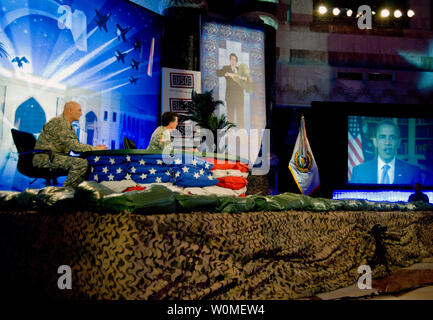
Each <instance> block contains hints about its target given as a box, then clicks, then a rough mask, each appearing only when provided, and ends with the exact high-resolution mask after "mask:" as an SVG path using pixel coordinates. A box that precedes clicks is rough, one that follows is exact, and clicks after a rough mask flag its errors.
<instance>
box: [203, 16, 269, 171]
mask: <svg viewBox="0 0 433 320" xmlns="http://www.w3.org/2000/svg"><path fill="white" fill-rule="evenodd" d="M264 47H265V34H264V31H263V30H261V29H258V28H252V27H246V26H238V25H230V24H224V23H219V22H215V21H206V22H205V23H203V31H202V39H201V59H200V62H201V67H200V70H201V72H202V84H203V86H202V87H203V91H210V90H212V92H213V94H214V97H215V99H217V100H221V101H223V103H224V105H223V106H221V107H220V110H219V115H221V114H225V115H226V117H227V120H228V121H230V122H232V123H234V124H235V125H236V129H244V130H248V132H249V133H251V131H250V129H257V132H262V131H261V130H263V129H264V128H265V127H266V94H265V89H266V87H265V48H264ZM245 132H246V131H245ZM247 135H249V134H247ZM260 143H261V136H259V139H258V144H253V143H250V144H249V147H250V148H251V150H247V148H245V149H242V148H240V149H237V148H236V144H229V145H228V152H229V153H230V154H232V155H238V156H240V157H242V158H244V159H248V160H249V161H250V162H252V163H254V162H255V159H256V157H257V155H258V153H259V150H260Z"/></svg>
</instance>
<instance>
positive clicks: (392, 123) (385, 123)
mask: <svg viewBox="0 0 433 320" xmlns="http://www.w3.org/2000/svg"><path fill="white" fill-rule="evenodd" d="M382 126H391V127H394V128H395V130H396V131H397V135H398V137H399V138H400V127H399V126H398V125H396V124H395V122H394V121H391V120H388V119H385V120H382V121H380V122H379V123H378V124H377V126H376V132H375V133H374V136H375V137H377V133H378V132H379V128H380V127H382Z"/></svg>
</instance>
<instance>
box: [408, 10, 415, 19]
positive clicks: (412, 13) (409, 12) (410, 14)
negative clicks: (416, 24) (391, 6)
mask: <svg viewBox="0 0 433 320" xmlns="http://www.w3.org/2000/svg"><path fill="white" fill-rule="evenodd" d="M414 15H415V11H413V10H408V11H407V16H408V17H409V18H412V17H413V16H414Z"/></svg>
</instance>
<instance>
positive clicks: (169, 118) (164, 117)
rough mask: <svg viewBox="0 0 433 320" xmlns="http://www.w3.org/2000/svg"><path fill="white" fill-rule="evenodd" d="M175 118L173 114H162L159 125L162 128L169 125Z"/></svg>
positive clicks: (175, 115) (168, 112)
mask: <svg viewBox="0 0 433 320" xmlns="http://www.w3.org/2000/svg"><path fill="white" fill-rule="evenodd" d="M176 118H177V114H176V113H175V112H170V111H167V112H164V113H163V114H162V116H161V124H162V126H163V127H166V126H168V125H169V123H170V122H172V121H175V120H176Z"/></svg>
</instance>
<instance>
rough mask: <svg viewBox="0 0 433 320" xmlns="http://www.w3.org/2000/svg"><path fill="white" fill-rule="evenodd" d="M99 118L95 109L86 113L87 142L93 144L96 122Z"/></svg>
mask: <svg viewBox="0 0 433 320" xmlns="http://www.w3.org/2000/svg"><path fill="white" fill-rule="evenodd" d="M97 121H98V118H97V117H96V114H95V113H94V112H93V111H90V112H88V113H87V114H86V133H87V142H86V143H87V144H90V145H93V139H94V138H95V133H96V122H97Z"/></svg>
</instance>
